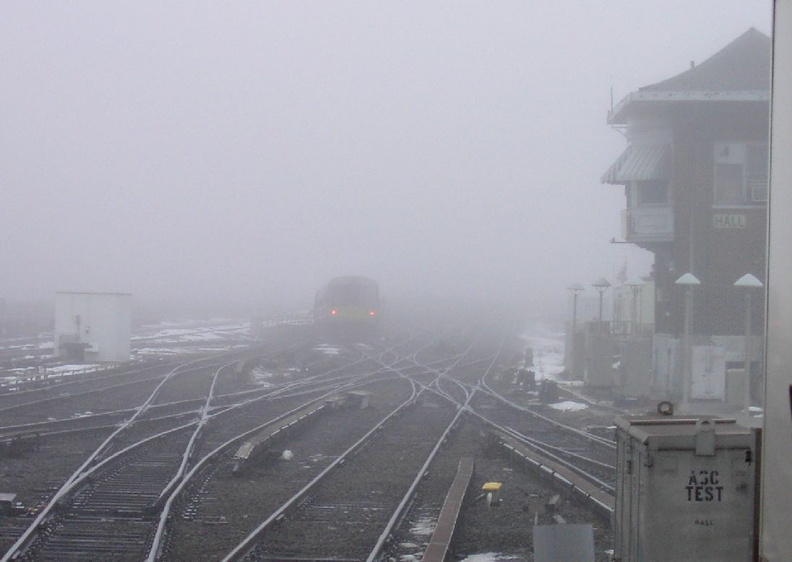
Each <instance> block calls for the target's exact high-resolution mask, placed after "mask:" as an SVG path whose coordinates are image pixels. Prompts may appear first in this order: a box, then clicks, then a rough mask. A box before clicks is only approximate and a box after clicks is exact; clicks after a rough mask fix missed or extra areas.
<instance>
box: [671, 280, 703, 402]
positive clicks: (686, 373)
mask: <svg viewBox="0 0 792 562" xmlns="http://www.w3.org/2000/svg"><path fill="white" fill-rule="evenodd" d="M674 283H675V284H677V285H680V286H682V287H684V288H685V337H684V346H683V347H684V350H683V354H684V355H683V357H682V411H683V412H685V413H688V402H690V383H691V381H690V367H691V365H690V363H691V357H690V313H691V301H692V300H693V287H695V286H696V285H701V281H699V280H698V278H697V277H696V276H695V275H693V274H692V273H685V274H684V275H683V276H682V277H680V278H679V279H677V280H676V281H675V282H674Z"/></svg>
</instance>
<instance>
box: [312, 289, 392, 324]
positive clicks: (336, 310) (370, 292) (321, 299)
mask: <svg viewBox="0 0 792 562" xmlns="http://www.w3.org/2000/svg"><path fill="white" fill-rule="evenodd" d="M379 317H380V294H379V284H378V283H377V282H376V281H374V280H373V279H369V278H367V277H359V276H346V277H336V278H335V279H332V280H331V281H330V282H329V283H328V284H327V285H326V286H325V287H323V288H322V289H320V290H319V291H318V292H317V293H316V301H315V303H314V323H315V324H316V325H317V326H318V327H319V328H321V329H324V330H325V331H334V332H346V333H365V332H367V331H368V332H370V331H372V330H374V329H375V328H376V326H377V324H378V323H379Z"/></svg>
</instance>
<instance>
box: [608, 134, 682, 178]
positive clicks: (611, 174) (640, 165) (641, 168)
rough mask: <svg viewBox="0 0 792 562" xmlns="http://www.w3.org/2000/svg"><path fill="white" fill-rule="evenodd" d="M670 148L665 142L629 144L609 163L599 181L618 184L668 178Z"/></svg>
mask: <svg viewBox="0 0 792 562" xmlns="http://www.w3.org/2000/svg"><path fill="white" fill-rule="evenodd" d="M670 149H671V147H670V146H669V145H667V144H647V145H630V146H628V147H627V150H625V151H624V152H623V153H622V155H621V156H619V158H618V159H617V160H616V162H614V163H613V164H611V167H610V168H608V171H606V172H605V173H604V174H603V175H602V177H601V178H600V181H601V182H602V183H610V184H614V185H619V184H626V183H627V182H631V181H649V180H665V179H668V177H669V173H668V172H669V163H670V158H669V155H670Z"/></svg>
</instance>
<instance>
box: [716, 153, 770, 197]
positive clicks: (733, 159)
mask: <svg viewBox="0 0 792 562" xmlns="http://www.w3.org/2000/svg"><path fill="white" fill-rule="evenodd" d="M767 174H768V151H767V143H741V142H718V143H715V171H714V183H715V205H716V206H718V205H720V206H730V205H761V204H764V203H766V202H767V179H768V178H767Z"/></svg>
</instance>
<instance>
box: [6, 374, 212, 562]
mask: <svg viewBox="0 0 792 562" xmlns="http://www.w3.org/2000/svg"><path fill="white" fill-rule="evenodd" d="M207 359H209V358H201V359H196V360H194V361H189V362H187V363H184V364H181V365H178V366H176V367H175V368H174V369H172V370H171V371H170V372H169V373H168V374H167V375H166V376H165V378H163V380H162V381H161V382H160V383H159V384H158V385H157V386H156V388H155V389H154V390H153V391H152V392H151V394H150V395H149V397H148V399H147V400H146V401H145V402H144V403H143V404H142V405H141V406H139V407H138V408H137V411H136V412H135V414H133V416H132V417H131V418H130V419H129V420H127V421H126V422H125V423H124V424H122V425H121V426H119V427H118V429H117V430H116V431H114V432H113V433H112V434H111V435H110V436H109V437H107V438H106V439H105V440H104V441H103V442H102V443H101V444H100V445H99V446H98V447H97V448H96V450H94V452H93V453H91V454H90V455H89V456H88V458H87V459H86V460H85V461H83V463H82V464H81V465H80V467H79V468H78V469H77V470H76V471H74V473H72V475H71V476H70V477H69V478H67V479H66V481H65V482H64V484H63V485H61V487H60V488H59V489H58V491H57V492H55V494H54V495H53V497H52V498H51V499H50V501H49V502H48V503H47V505H46V506H45V507H44V508H43V509H42V510H41V511H40V512H39V513H38V515H37V516H36V517H35V518H34V519H33V522H32V523H31V524H30V525H29V526H28V528H27V529H26V530H25V532H24V533H22V535H21V536H20V537H19V538H18V539H17V540H16V541H15V542H14V544H13V545H12V546H11V548H9V549H8V551H6V553H5V555H4V556H3V558H2V559H0V562H8V561H9V560H11V559H12V558H15V557H16V556H17V555H18V554H19V553H20V552H21V550H22V549H23V548H24V547H25V546H26V545H27V543H28V541H29V540H30V538H31V537H32V536H33V534H34V533H35V532H36V530H37V529H38V527H39V526H40V525H41V523H42V522H43V521H44V520H45V519H46V518H47V517H48V516H49V515H50V513H51V512H52V510H53V509H54V508H55V506H56V505H57V504H58V502H60V500H61V499H62V498H63V497H65V496H66V495H67V494H68V493H69V492H70V491H71V490H72V489H73V488H74V486H75V485H76V484H77V483H79V482H81V481H82V480H83V478H82V477H81V475H82V474H83V473H84V472H86V471H87V470H88V467H90V466H91V465H92V464H93V463H95V462H96V459H97V458H99V456H100V455H101V454H102V453H104V452H105V451H106V450H107V447H108V446H109V444H110V443H111V442H112V441H113V440H114V439H115V438H116V437H117V436H118V435H120V434H121V433H122V432H124V431H125V430H127V429H128V428H129V427H130V426H131V425H132V424H133V423H135V421H136V420H137V418H138V417H140V415H142V413H143V412H145V411H146V410H147V408H148V407H149V406H150V404H151V403H152V402H153V400H154V399H155V398H156V396H157V394H158V393H159V391H160V389H161V388H162V387H163V386H164V385H165V383H166V382H167V381H168V380H169V379H170V378H171V377H172V376H174V375H175V374H176V373H177V372H178V371H179V370H180V369H181V368H183V367H186V366H189V365H193V364H195V363H198V362H201V361H206V360H207ZM113 457H115V455H113V456H111V457H110V458H113ZM106 460H109V459H106ZM99 464H104V463H99ZM95 468H96V467H95ZM92 472H93V470H90V471H89V473H92Z"/></svg>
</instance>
